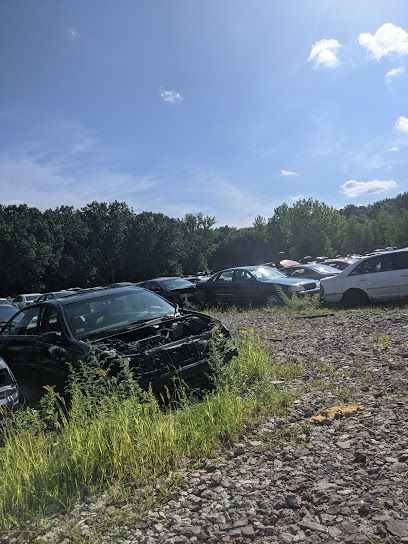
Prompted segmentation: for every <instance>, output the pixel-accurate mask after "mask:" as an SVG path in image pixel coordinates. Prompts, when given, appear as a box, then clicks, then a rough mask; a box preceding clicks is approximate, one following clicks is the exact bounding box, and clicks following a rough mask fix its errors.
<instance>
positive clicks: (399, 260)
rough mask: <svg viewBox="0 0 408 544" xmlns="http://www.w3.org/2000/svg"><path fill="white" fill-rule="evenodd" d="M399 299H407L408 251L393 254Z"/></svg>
mask: <svg viewBox="0 0 408 544" xmlns="http://www.w3.org/2000/svg"><path fill="white" fill-rule="evenodd" d="M394 262H395V269H396V274H397V281H398V286H399V298H408V251H400V252H398V253H394Z"/></svg>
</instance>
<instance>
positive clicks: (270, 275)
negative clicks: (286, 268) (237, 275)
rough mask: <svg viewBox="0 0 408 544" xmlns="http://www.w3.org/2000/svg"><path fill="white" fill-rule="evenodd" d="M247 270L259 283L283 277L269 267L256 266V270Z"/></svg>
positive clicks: (280, 273)
mask: <svg viewBox="0 0 408 544" xmlns="http://www.w3.org/2000/svg"><path fill="white" fill-rule="evenodd" d="M248 270H249V271H250V272H251V274H253V275H254V276H255V277H256V279H258V280H260V281H268V280H274V279H276V278H284V277H285V275H284V274H282V272H280V271H279V270H277V269H276V268H271V267H269V266H265V267H264V266H258V267H257V268H249V269H248Z"/></svg>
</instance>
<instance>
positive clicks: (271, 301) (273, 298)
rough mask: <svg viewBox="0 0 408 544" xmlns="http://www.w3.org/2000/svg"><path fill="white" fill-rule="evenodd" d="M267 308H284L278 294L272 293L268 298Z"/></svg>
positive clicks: (266, 301)
mask: <svg viewBox="0 0 408 544" xmlns="http://www.w3.org/2000/svg"><path fill="white" fill-rule="evenodd" d="M265 306H268V308H270V307H273V306H282V301H281V299H280V297H279V296H278V295H277V294H276V293H272V294H270V295H268V296H267V297H266V300H265Z"/></svg>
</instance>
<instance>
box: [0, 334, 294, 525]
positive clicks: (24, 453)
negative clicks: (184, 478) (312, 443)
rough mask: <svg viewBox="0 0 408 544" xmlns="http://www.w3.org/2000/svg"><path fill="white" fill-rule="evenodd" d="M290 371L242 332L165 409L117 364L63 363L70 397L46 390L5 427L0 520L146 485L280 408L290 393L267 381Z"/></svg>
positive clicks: (0, 456)
mask: <svg viewBox="0 0 408 544" xmlns="http://www.w3.org/2000/svg"><path fill="white" fill-rule="evenodd" d="M296 372H299V369H298V368H296V369H295V368H292V367H289V368H286V369H285V368H284V366H282V365H274V364H271V363H270V361H269V359H268V352H267V350H266V349H265V346H264V344H262V343H261V342H260V341H258V340H256V339H255V338H254V336H253V335H252V334H248V335H247V336H246V337H245V338H244V339H243V340H242V341H241V343H240V346H239V355H238V356H237V357H235V358H234V359H233V360H232V361H231V362H230V364H229V365H228V366H227V367H226V368H223V369H222V371H221V370H220V371H219V374H218V376H217V379H216V387H215V389H214V390H213V391H211V392H207V393H205V394H204V396H203V397H202V398H201V399H200V401H197V400H195V399H194V397H192V396H191V395H190V392H189V391H188V390H187V389H186V388H182V387H181V386H180V390H179V395H178V400H177V402H173V403H172V404H171V406H169V407H167V409H165V410H164V409H163V408H162V407H161V406H160V404H159V402H158V401H157V399H156V398H155V397H154V396H153V395H152V394H151V393H145V392H142V391H141V390H140V389H139V387H138V385H137V383H136V382H135V381H134V380H133V378H132V375H131V374H130V372H129V371H128V370H127V369H126V368H125V367H123V368H122V369H121V371H120V372H119V375H118V376H116V377H113V376H112V375H110V374H109V373H108V372H106V370H105V369H104V368H102V366H101V364H99V362H98V361H97V360H94V361H93V362H92V363H91V364H89V365H83V366H82V367H81V369H80V370H79V371H77V372H74V371H72V372H71V378H70V387H69V390H70V398H71V401H70V404H69V406H68V405H67V404H66V403H65V401H64V399H62V398H61V397H59V396H58V395H57V394H55V393H54V392H53V391H52V390H49V391H48V392H47V394H46V397H45V400H44V401H43V405H42V409H41V410H39V411H36V410H27V411H24V412H23V411H22V412H20V413H18V414H17V415H16V417H15V418H14V420H13V421H10V422H8V424H6V425H5V426H4V428H3V430H2V441H3V447H2V448H0V472H1V475H2V477H1V479H0V527H2V528H7V527H9V526H10V525H13V524H18V523H19V521H20V520H21V519H24V518H27V516H31V515H41V514H42V513H43V512H44V509H45V508H46V507H47V506H48V505H50V504H53V505H56V506H57V507H58V508H60V509H65V508H67V507H69V506H70V505H71V504H72V503H73V501H75V500H77V499H80V498H81V497H83V496H84V495H87V496H89V495H93V494H95V493H98V492H100V491H104V490H106V489H110V488H111V487H112V486H114V487H115V488H116V489H120V488H121V486H125V485H126V484H127V483H129V482H131V483H132V485H134V486H136V487H137V486H139V487H145V486H146V485H147V484H149V485H151V486H154V485H155V482H157V481H159V479H163V478H166V477H168V475H169V474H170V473H171V472H173V471H175V470H177V469H178V468H180V467H182V466H185V464H186V463H187V462H196V461H199V460H200V459H203V458H205V457H208V456H209V455H210V454H211V452H213V451H214V450H215V449H216V448H218V447H219V446H221V445H222V444H230V443H232V442H233V441H234V440H236V439H237V437H238V436H239V434H240V433H242V431H244V429H245V428H246V427H247V426H248V425H252V424H254V423H256V422H258V421H260V420H261V419H262V418H264V417H266V416H267V415H269V414H271V413H274V412H279V411H282V410H283V409H284V408H285V406H286V405H287V404H288V403H289V402H290V400H291V399H292V396H291V394H289V393H288V392H287V391H284V390H282V389H278V388H276V387H274V386H273V385H272V384H271V381H273V380H274V379H276V378H277V377H279V378H282V379H286V378H288V377H290V376H293V375H295V374H296ZM172 486H173V484H171V485H170V486H169V487H168V488H167V487H166V486H164V487H163V490H162V491H163V493H164V494H166V493H168V492H170V490H171V488H172Z"/></svg>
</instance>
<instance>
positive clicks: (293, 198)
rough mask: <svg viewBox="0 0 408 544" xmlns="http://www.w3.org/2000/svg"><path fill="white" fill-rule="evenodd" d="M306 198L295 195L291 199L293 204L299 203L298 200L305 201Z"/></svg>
mask: <svg viewBox="0 0 408 544" xmlns="http://www.w3.org/2000/svg"><path fill="white" fill-rule="evenodd" d="M304 198H305V197H304V196H303V195H293V196H291V197H290V199H291V201H292V202H297V201H298V200H304Z"/></svg>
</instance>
